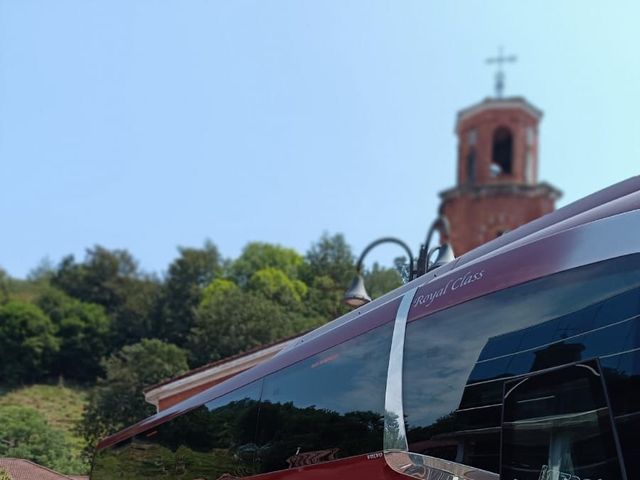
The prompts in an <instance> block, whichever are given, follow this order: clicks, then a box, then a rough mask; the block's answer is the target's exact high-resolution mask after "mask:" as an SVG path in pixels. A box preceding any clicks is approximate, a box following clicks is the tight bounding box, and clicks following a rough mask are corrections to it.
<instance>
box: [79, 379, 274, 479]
mask: <svg viewBox="0 0 640 480" xmlns="http://www.w3.org/2000/svg"><path fill="white" fill-rule="evenodd" d="M260 388H261V382H254V383H253V384H251V385H247V386H246V387H243V388H241V389H238V390H236V391H234V392H231V393H229V394H227V395H224V396H222V397H220V398H218V399H215V400H213V401H212V402H210V403H208V404H207V405H203V406H201V407H199V408H197V409H195V410H192V411H190V412H188V413H186V414H184V415H181V416H179V417H177V418H175V419H173V420H171V421H169V422H167V423H165V424H162V425H160V426H159V427H158V428H156V429H152V430H149V431H147V432H145V433H143V434H141V435H138V436H136V437H135V438H133V439H132V440H131V441H127V442H125V443H123V444H119V445H117V446H115V447H112V448H110V449H107V450H104V451H102V452H100V453H99V454H98V455H97V457H96V460H95V462H94V468H93V471H92V476H91V478H92V479H93V480H111V479H114V478H117V479H123V480H137V479H167V480H174V479H175V480H178V479H180V480H183V479H217V478H220V477H223V476H224V475H229V476H245V475H253V474H255V473H256V464H255V450H256V448H255V442H254V437H255V430H256V421H257V414H258V402H259V398H260Z"/></svg>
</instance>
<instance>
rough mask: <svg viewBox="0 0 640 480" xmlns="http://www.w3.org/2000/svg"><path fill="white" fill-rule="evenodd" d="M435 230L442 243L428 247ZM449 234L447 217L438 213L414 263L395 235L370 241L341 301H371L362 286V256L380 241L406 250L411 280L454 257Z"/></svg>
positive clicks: (358, 303)
mask: <svg viewBox="0 0 640 480" xmlns="http://www.w3.org/2000/svg"><path fill="white" fill-rule="evenodd" d="M436 230H437V231H438V232H439V233H440V236H441V238H442V239H444V243H442V244H441V245H438V246H436V247H434V248H432V249H429V246H430V245H431V238H432V237H433V234H434V232H435V231H436ZM450 236H451V226H450V225H449V220H447V217H445V216H444V215H440V216H439V217H438V218H436V219H435V220H434V221H433V223H432V224H431V227H429V231H428V232H427V238H426V240H425V242H424V243H423V244H422V245H420V254H419V255H418V262H417V263H416V264H415V265H414V260H413V255H412V254H411V249H410V248H409V247H408V246H407V244H406V243H404V242H403V241H402V240H400V239H397V238H395V237H384V238H379V239H378V240H375V241H373V242H371V243H370V244H369V245H367V247H366V248H365V249H364V251H363V252H362V254H361V255H360V258H358V263H357V264H356V276H355V277H354V278H353V280H352V281H351V285H350V286H349V289H348V290H347V291H346V293H345V294H344V297H343V299H342V300H343V302H344V303H345V304H347V305H349V306H350V307H354V308H357V307H361V306H362V305H364V304H366V303H369V302H370V301H371V297H370V296H369V294H368V293H367V289H366V288H365V286H364V277H363V276H362V262H363V261H364V257H365V256H366V255H367V254H368V253H369V252H370V251H371V250H372V249H373V248H375V247H377V246H378V245H380V244H382V243H395V244H397V245H400V246H401V247H402V248H404V250H405V251H406V252H407V255H408V256H409V281H411V280H413V279H414V278H418V277H420V276H421V275H424V274H425V273H427V272H428V271H429V270H433V269H434V268H438V267H440V266H442V265H444V264H445V263H449V262H450V261H451V260H453V259H455V256H454V254H453V248H452V247H451V244H450V243H449V238H450ZM435 252H438V256H437V257H436V259H435V260H434V261H433V262H432V263H429V259H430V258H431V257H432V256H433V254H434V253H435Z"/></svg>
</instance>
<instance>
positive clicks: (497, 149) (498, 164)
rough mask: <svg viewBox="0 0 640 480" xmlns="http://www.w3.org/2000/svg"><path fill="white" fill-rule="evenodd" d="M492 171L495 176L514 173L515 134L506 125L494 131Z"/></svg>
mask: <svg viewBox="0 0 640 480" xmlns="http://www.w3.org/2000/svg"><path fill="white" fill-rule="evenodd" d="M491 173H492V174H493V176H498V175H511V174H512V173H513V134H512V133H511V130H509V129H508V128H506V127H498V128H496V130H495V131H494V132H493V141H492V153H491Z"/></svg>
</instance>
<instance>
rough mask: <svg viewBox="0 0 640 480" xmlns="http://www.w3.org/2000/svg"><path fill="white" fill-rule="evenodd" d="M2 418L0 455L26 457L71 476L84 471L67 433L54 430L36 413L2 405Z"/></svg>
mask: <svg viewBox="0 0 640 480" xmlns="http://www.w3.org/2000/svg"><path fill="white" fill-rule="evenodd" d="M0 418H2V422H0V456H2V457H16V458H25V459H28V460H32V461H34V462H36V463H38V464H40V465H44V466H46V467H49V468H52V469H55V470H59V471H62V472H68V473H73V472H77V471H79V470H83V469H84V468H85V467H84V466H83V465H81V464H80V463H79V462H78V460H76V459H74V458H73V455H72V454H71V450H70V448H69V445H68V444H67V442H66V441H65V437H64V434H63V433H62V432H60V431H59V430H55V429H53V428H51V426H50V425H49V424H48V423H47V421H46V420H45V418H44V416H42V414H40V413H38V412H37V411H36V410H34V409H32V408H29V407H21V406H1V407H0Z"/></svg>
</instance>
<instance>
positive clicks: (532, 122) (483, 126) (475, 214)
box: [440, 97, 561, 255]
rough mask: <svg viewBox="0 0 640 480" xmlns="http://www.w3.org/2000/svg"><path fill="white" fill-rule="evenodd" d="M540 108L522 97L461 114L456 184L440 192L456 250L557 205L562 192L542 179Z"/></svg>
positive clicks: (490, 102) (461, 250) (479, 242)
mask: <svg viewBox="0 0 640 480" xmlns="http://www.w3.org/2000/svg"><path fill="white" fill-rule="evenodd" d="M541 118H542V112H541V111H540V110H538V109H537V108H536V107H534V106H533V105H531V104H530V103H529V102H527V101H526V100H525V99H523V98H520V97H512V98H490V99H487V100H485V101H483V102H481V103H479V104H477V105H473V106H471V107H469V108H467V109H464V110H462V111H460V112H459V113H458V118H457V121H456V128H455V133H456V135H457V137H458V161H457V185H456V186H455V187H453V188H451V189H448V190H445V191H443V192H441V193H440V198H441V200H442V202H441V205H440V211H441V213H443V214H444V215H446V216H447V218H448V219H449V222H450V224H451V238H450V241H451V244H452V246H453V249H454V252H455V253H456V255H461V254H463V253H466V252H468V251H469V250H471V249H473V248H475V247H477V246H479V245H482V244H483V243H485V242H488V241H489V240H492V239H494V238H496V237H498V236H500V235H502V234H503V233H504V232H506V231H508V230H513V229H514V228H517V227H518V226H520V225H523V224H525V223H527V222H530V221H531V220H534V219H536V218H538V217H540V216H542V215H544V214H546V213H549V212H552V211H553V210H554V209H555V201H556V200H557V199H558V198H559V197H560V196H561V192H560V191H559V190H558V189H557V188H555V187H553V186H552V185H549V184H548V183H544V182H542V183H540V182H538V125H539V122H540V120H541Z"/></svg>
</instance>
